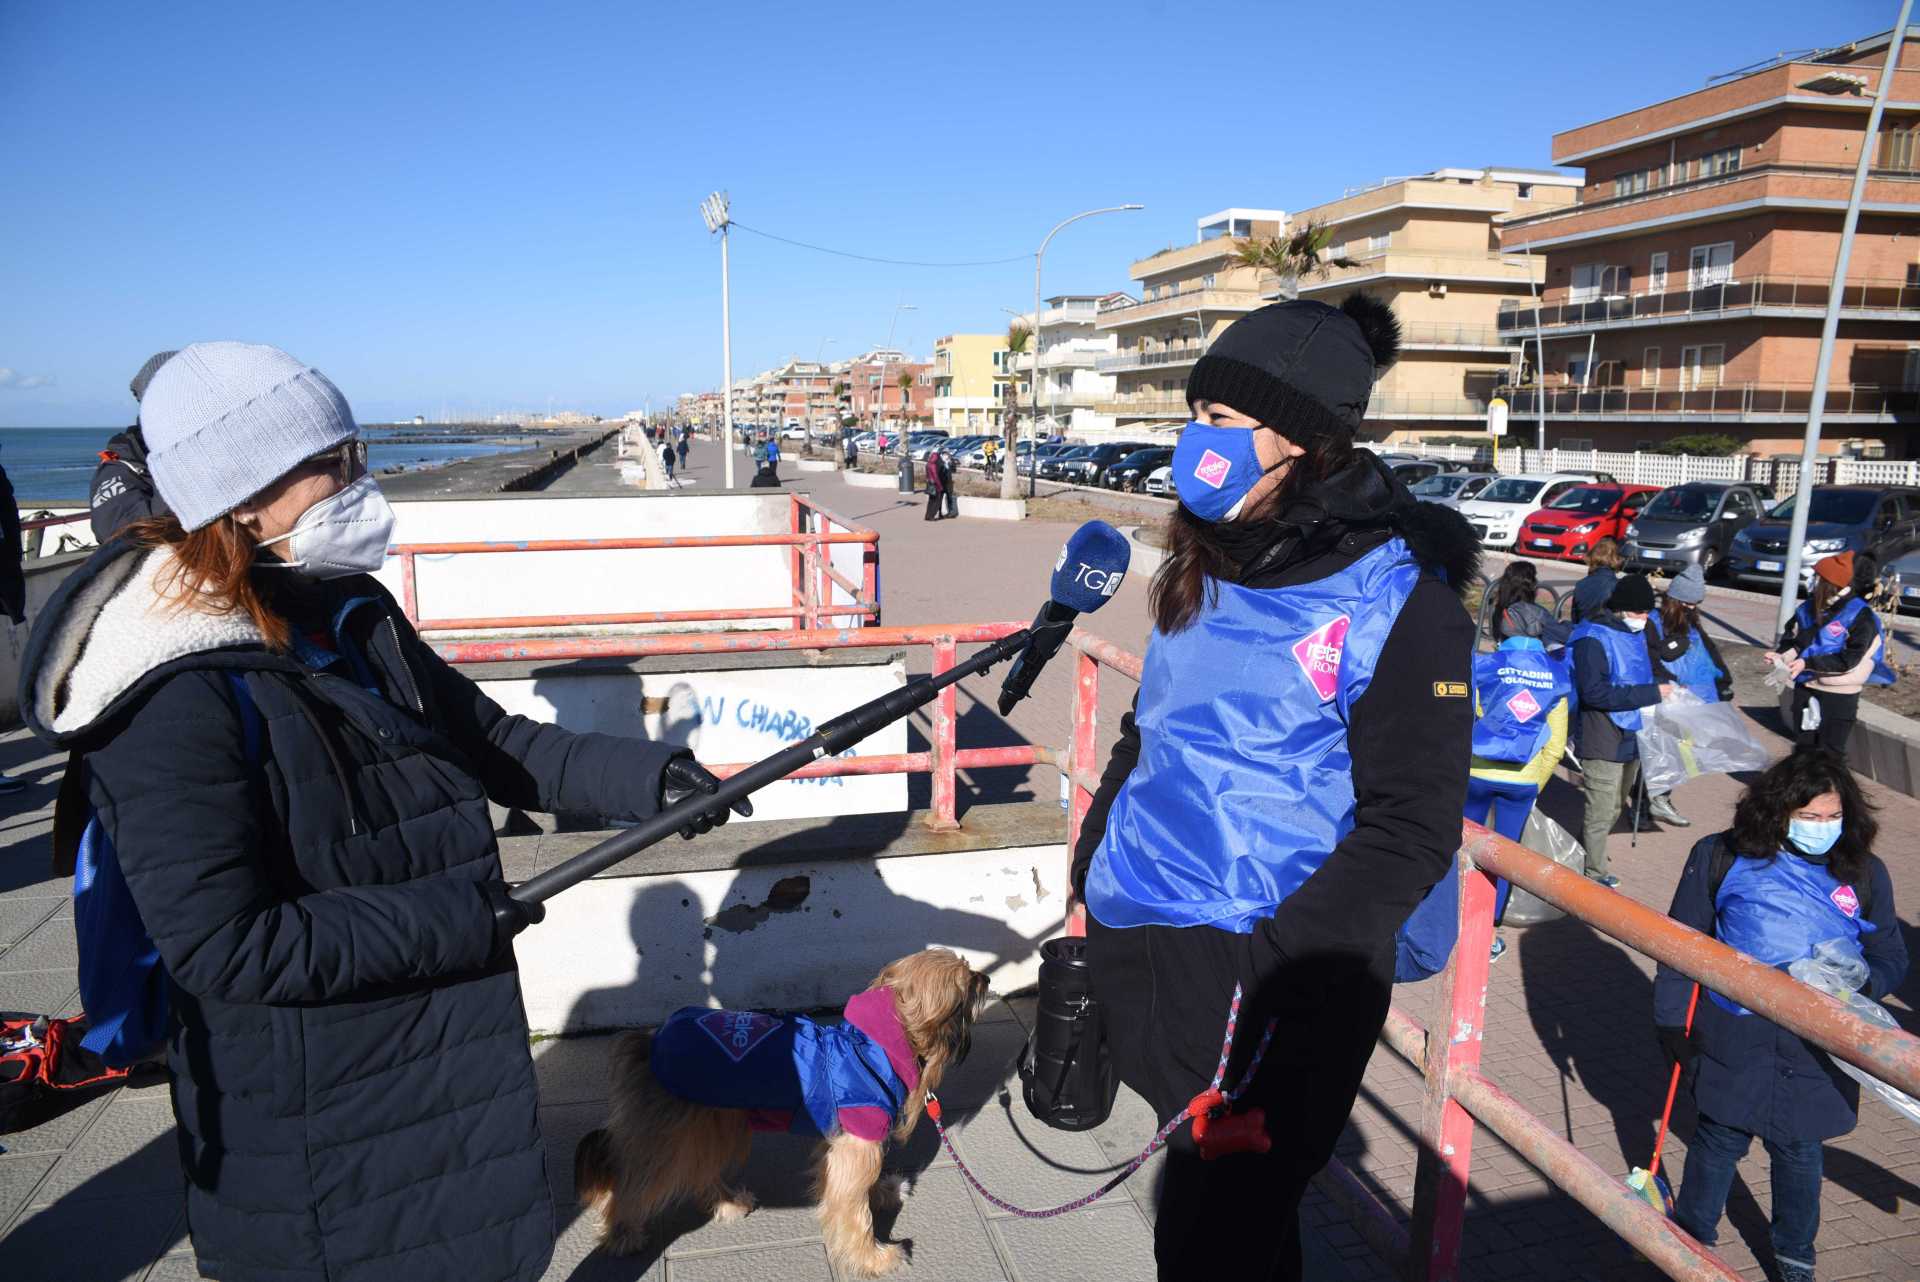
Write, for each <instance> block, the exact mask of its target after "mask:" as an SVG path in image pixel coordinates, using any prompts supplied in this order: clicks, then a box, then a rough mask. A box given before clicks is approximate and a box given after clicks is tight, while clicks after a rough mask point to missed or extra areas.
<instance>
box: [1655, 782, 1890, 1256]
mask: <svg viewBox="0 0 1920 1282" xmlns="http://www.w3.org/2000/svg"><path fill="white" fill-rule="evenodd" d="M1877 829H1878V825H1877V824H1876V823H1875V822H1874V818H1873V808H1872V806H1871V805H1870V804H1869V803H1868V802H1867V800H1866V798H1865V797H1864V796H1863V795H1862V794H1861V791H1860V785H1859V784H1858V783H1856V782H1855V781H1854V777H1853V774H1852V772H1851V771H1849V770H1848V769H1847V763H1846V759H1845V758H1843V757H1841V756H1840V754H1839V753H1837V752H1833V751H1830V750H1828V749H1823V748H1801V749H1798V750H1796V751H1795V752H1794V754H1793V755H1792V756H1790V757H1788V758H1786V759H1785V760H1783V761H1780V762H1777V763H1775V764H1774V765H1773V766H1772V767H1771V768H1770V769H1768V770H1767V771H1766V772H1765V773H1764V774H1762V775H1760V776H1759V777H1758V778H1757V779H1755V780H1754V781H1753V783H1752V784H1751V785H1750V786H1749V787H1748V788H1747V791H1746V793H1745V794H1744V795H1743V796H1742V797H1741V798H1740V802H1739V804H1738V805H1737V806H1736V807H1735V808H1734V812H1733V827H1732V828H1731V829H1729V830H1728V831H1726V832H1722V833H1715V834H1714V835H1713V836H1711V837H1707V838H1704V839H1703V840H1701V841H1700V842H1699V843H1698V844H1696V845H1695V846H1694V848H1693V853H1692V854H1691V855H1689V856H1688V857H1687V866H1686V869H1685V871H1683V872H1682V873H1681V874H1680V885H1679V887H1678V889H1676V890H1675V891H1674V894H1673V906H1672V907H1671V908H1669V909H1668V910H1667V912H1668V915H1669V916H1671V917H1672V918H1673V919H1674V920H1675V921H1677V922H1680V923H1681V924H1683V925H1687V926H1691V927H1693V928H1694V929H1695V930H1699V931H1703V932H1706V933H1708V934H1711V935H1713V936H1714V937H1715V938H1717V939H1719V940H1720V942H1721V943H1723V944H1726V945H1727V946H1728V947H1730V948H1737V949H1739V950H1740V951H1741V952H1743V953H1746V954H1748V955H1750V956H1752V957H1754V958H1757V959H1758V960H1760V961H1762V962H1765V963H1766V964H1767V965H1769V966H1777V967H1780V968H1781V969H1785V968H1786V967H1787V966H1789V965H1791V964H1792V963H1794V962H1796V961H1798V960H1800V959H1801V958H1803V957H1808V956H1811V955H1812V953H1813V950H1814V946H1815V945H1817V944H1820V943H1823V942H1825V941H1828V940H1840V941H1842V942H1844V943H1845V944H1847V945H1849V946H1851V947H1852V948H1856V949H1857V950H1858V951H1859V953H1860V955H1861V958H1862V960H1864V961H1865V963H1866V974H1867V979H1866V984H1865V986H1864V988H1863V989H1862V991H1863V992H1865V993H1866V995H1867V996H1868V997H1873V998H1879V997H1883V996H1885V995H1886V994H1887V993H1889V992H1891V991H1893V990H1894V989H1895V988H1897V987H1899V985H1900V983H1901V982H1902V981H1903V980H1904V979H1905V978H1906V974H1907V949H1906V944H1905V943H1904V942H1903V941H1902V939H1901V935H1900V930H1901V926H1900V920H1899V917H1898V916H1897V915H1896V913H1895V911H1894V903H1893V882H1892V881H1891V880H1890V879H1889V878H1888V876H1887V866H1886V865H1885V864H1883V863H1882V862H1880V859H1879V857H1878V856H1876V855H1875V854H1874V853H1873V842H1874V836H1875V833H1876V831H1877ZM1692 990H1693V981H1692V980H1690V979H1688V978H1687V977H1686V976H1685V975H1682V974H1681V973H1680V972H1678V971H1676V970H1671V969H1669V968H1668V967H1666V966H1661V967H1660V968H1659V969H1658V971H1657V972H1656V974H1655V977H1654V985H1653V1019H1654V1024H1655V1025H1656V1027H1657V1031H1658V1033H1659V1037H1660V1044H1661V1046H1662V1048H1664V1049H1665V1051H1666V1052H1667V1056H1668V1058H1669V1059H1670V1060H1671V1061H1672V1062H1674V1063H1679V1064H1683V1065H1687V1066H1689V1070H1690V1072H1691V1074H1692V1084H1693V1098H1694V1102H1695V1104H1697V1105H1698V1107H1699V1121H1698V1122H1697V1123H1696V1124H1695V1126H1694V1132H1693V1139H1692V1141H1691V1142H1690V1143H1689V1144H1688V1145H1687V1162H1686V1169H1685V1172H1684V1173H1683V1174H1682V1176H1681V1180H1680V1190H1679V1195H1678V1197H1677V1198H1676V1199H1675V1204H1674V1213H1673V1218H1674V1219H1675V1221H1677V1222H1678V1223H1679V1225H1680V1227H1681V1228H1683V1229H1685V1230H1686V1231H1687V1232H1688V1233H1691V1234H1692V1235H1693V1236H1694V1237H1696V1238H1698V1239H1699V1240H1700V1241H1701V1242H1703V1243H1705V1244H1706V1245H1708V1246H1712V1245H1713V1244H1714V1241H1715V1239H1716V1237H1717V1235H1718V1226H1719V1223H1720V1216H1721V1213H1722V1212H1723V1211H1724V1210H1725V1209H1726V1205H1727V1192H1728V1190H1729V1189H1730V1188H1731V1187H1732V1185H1733V1176H1734V1168H1735V1166H1737V1165H1738V1164H1739V1161H1740V1159H1741V1158H1742V1157H1744V1156H1745V1155H1746V1152H1747V1149H1748V1147H1749V1146H1750V1145H1751V1144H1752V1143H1753V1140H1754V1137H1755V1136H1758V1137H1759V1139H1760V1142H1761V1143H1762V1144H1764V1145H1766V1148H1767V1156H1768V1158H1769V1159H1770V1161H1771V1165H1772V1179H1773V1199H1772V1200H1773V1234H1772V1236H1773V1251H1774V1261H1775V1264H1776V1266H1777V1268H1778V1275H1779V1277H1780V1278H1781V1279H1782V1282H1813V1276H1814V1272H1813V1265H1814V1249H1813V1241H1814V1237H1815V1235H1816V1233H1817V1232H1818V1230H1819V1228H1820V1179H1821V1152H1820V1145H1821V1141H1823V1140H1829V1139H1832V1138H1834V1137H1835V1136H1838V1135H1845V1134H1846V1133H1847V1132H1849V1131H1851V1130H1852V1129H1853V1128H1854V1126H1855V1124H1856V1123H1857V1122H1858V1121H1859V1113H1860V1086H1859V1083H1857V1082H1855V1081H1854V1080H1853V1078H1851V1077H1848V1076H1846V1075H1845V1074H1844V1073H1841V1072H1840V1071H1839V1070H1838V1069H1836V1068H1835V1067H1834V1065H1833V1062H1832V1061H1831V1060H1829V1059H1828V1058H1827V1056H1826V1055H1825V1053H1823V1052H1822V1051H1820V1050H1819V1049H1817V1048H1816V1047H1814V1046H1813V1045H1812V1044H1811V1043H1810V1042H1807V1041H1805V1040H1803V1039H1802V1038H1800V1037H1798V1036H1796V1035H1795V1034H1793V1033H1790V1032H1788V1031H1787V1030H1786V1029H1784V1028H1782V1027H1780V1026H1779V1025H1778V1024H1775V1023H1774V1022H1773V1021H1771V1020H1769V1019H1766V1018H1764V1017H1762V1016H1760V1015H1757V1014H1755V1013H1754V1012H1752V1011H1750V1010H1748V1009H1747V1008H1745V1007H1744V1006H1741V1005H1739V1004H1738V1003H1737V1002H1734V1001H1731V1000H1729V999H1728V998H1725V997H1722V996H1720V995H1719V994H1718V993H1713V992H1706V993H1702V994H1701V999H1700V1002H1699V1005H1698V1006H1697V1008H1696V1009H1695V1011H1694V1016H1693V1028H1692V1031H1691V1032H1689V1031H1688V1030H1687V1005H1688V1000H1689V998H1690V996H1691V994H1692Z"/></svg>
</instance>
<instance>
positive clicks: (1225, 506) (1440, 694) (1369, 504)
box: [1074, 296, 1479, 1279]
mask: <svg viewBox="0 0 1920 1282" xmlns="http://www.w3.org/2000/svg"><path fill="white" fill-rule="evenodd" d="M1398 348H1399V327H1398V325H1397V324H1396V323H1395V321H1394V318H1393V315H1392V313H1391V312H1390V311H1389V310H1388V309H1387V308H1386V307H1385V306H1384V305H1383V304H1381V303H1379V302H1377V301H1375V300H1373V299H1371V298H1368V297H1365V296H1357V297H1354V298H1350V299H1348V300H1347V302H1346V303H1345V305H1344V306H1342V307H1340V308H1333V307H1328V306H1326V305H1324V304H1321V303H1313V302H1286V303H1277V304H1274V305H1273V306H1270V307H1264V308H1262V309H1261V310H1259V311H1257V312H1254V313H1252V314H1251V315H1249V316H1246V317H1244V318H1242V319H1241V320H1239V321H1238V322H1236V323H1235V324H1234V325H1233V326H1231V327H1230V328H1229V329H1227V330H1226V331H1225V332H1224V333H1223V334H1221V335H1220V337H1219V338H1218V339H1216V340H1215V341H1214V343H1213V345H1212V347H1211V348H1210V349H1209V351H1208V353H1207V355H1206V356H1204V357H1203V358H1202V359H1201V360H1200V362H1199V363H1198V364H1197V365H1196V366H1195V368H1194V372H1193V376H1192V378H1191V379H1190V380H1189V381H1188V384H1187V398H1188V400H1189V401H1190V402H1191V405H1192V409H1193V414H1194V421H1193V422H1191V423H1189V424H1188V425H1187V427H1186V429H1185V430H1184V431H1183V433H1182V434H1181V438H1180V443H1179V446H1178V448H1177V450H1176V451H1175V454H1174V459H1173V464H1172V467H1173V480H1174V484H1175V486H1176V488H1177V489H1178V492H1179V495H1180V500H1181V505H1180V508H1179V510H1178V511H1177V512H1176V514H1175V516H1174V520H1173V523H1172V526H1171V529H1170V537H1169V544H1168V556H1167V559H1166V561H1165V563H1164V564H1163V565H1162V566H1161V568H1160V570H1159V572H1158V574H1157V575H1156V576H1155V579H1154V583H1153V594H1152V605H1153V612H1154V622H1155V628H1154V633H1153V637H1152V639H1151V641H1150V642H1149V644H1148V648H1147V658H1146V667H1145V671H1144V673H1143V675H1142V677H1141V683H1140V697H1139V701H1138V703H1137V704H1136V707H1135V711H1134V713H1133V714H1132V715H1130V716H1128V717H1127V718H1126V719H1125V720H1124V721H1123V723H1122V728H1121V739H1120V742H1119V744H1118V745H1117V746H1116V747H1115V749H1114V754H1113V758H1112V760H1111V761H1110V762H1109V764H1108V766H1107V769H1106V774H1105V776H1104V778H1103V780H1102V783H1101V787H1100V789H1099V792H1098V793H1097V794H1096V796H1095V798H1094V802H1093V805H1092V808H1091V811H1090V813H1089V814H1088V816H1087V822H1086V824H1085V826H1084V827H1083V828H1082V829H1081V835H1080V842H1079V845H1078V846H1077V848H1076V850H1075V852H1074V856H1075V858H1074V886H1075V891H1076V893H1077V894H1078V895H1079V896H1080V897H1081V899H1082V900H1084V902H1085V904H1086V907H1087V910H1088V922H1087V930H1088V936H1089V941H1088V942H1089V958H1090V962H1091V966H1092V973H1093V983H1094V987H1095V990H1096V993H1097V995H1098V997H1099V999H1100V1001H1101V1002H1102V1003H1103V1004H1104V1006H1105V1009H1106V1012H1107V1015H1108V1019H1107V1029H1108V1033H1107V1036H1108V1040H1109V1043H1110V1046H1111V1050H1112V1054H1113V1059H1114V1064H1115V1066H1116V1068H1117V1069H1118V1071H1119V1074H1120V1076H1121V1078H1122V1079H1123V1080H1125V1081H1126V1082H1127V1083H1128V1084H1129V1085H1130V1086H1132V1087H1133V1088H1134V1089H1135V1090H1137V1091H1139V1092H1140V1093H1141V1094H1142V1095H1143V1096H1145V1097H1146V1099H1147V1100H1148V1101H1149V1102H1150V1103H1151V1104H1152V1105H1153V1107H1154V1110H1155V1112H1156V1113H1157V1114H1158V1115H1159V1117H1160V1119H1161V1120H1162V1122H1164V1121H1166V1120H1167V1119H1169V1118H1171V1117H1173V1116H1174V1115H1176V1114H1177V1113H1178V1112H1179V1111H1180V1110H1181V1109H1182V1108H1183V1107H1184V1106H1185V1105H1186V1104H1187V1102H1188V1100H1190V1099H1191V1098H1192V1097H1193V1096H1194V1095H1195V1094H1196V1093H1198V1092H1199V1091H1201V1090H1203V1089H1204V1088H1205V1087H1206V1086H1207V1083H1208V1081H1209V1080H1210V1079H1211V1078H1212V1076H1213V1072H1214V1068H1215V1066H1216V1064H1217V1062H1218V1059H1219V1053H1220V1044H1221V1034H1222V1030H1223V1027H1224V1022H1225V1019H1226V1013H1227V1008H1228V1005H1229V1002H1230V1001H1231V999H1232V995H1233V992H1234V988H1235V985H1236V984H1238V985H1241V986H1243V987H1244V989H1245V991H1246V994H1247V1005H1246V1007H1245V1008H1244V1009H1243V1011H1242V1014H1241V1020H1240V1028H1241V1030H1242V1035H1241V1036H1239V1037H1238V1038H1237V1039H1236V1041H1235V1044H1234V1050H1233V1057H1232V1063H1231V1064H1230V1065H1229V1067H1228V1070H1227V1073H1226V1078H1225V1080H1226V1081H1227V1082H1228V1083H1232V1082H1234V1081H1235V1080H1237V1078H1238V1077H1239V1076H1240V1075H1241V1074H1242V1073H1243V1072H1244V1071H1245V1067H1246V1065H1247V1063H1248V1061H1249V1059H1250V1057H1251V1055H1252V1052H1253V1049H1254V1046H1255V1044H1256V1043H1257V1042H1258V1041H1259V1030H1260V1029H1261V1028H1262V1027H1263V1026H1264V1025H1265V1023H1266V1022H1267V1021H1268V1020H1269V1019H1272V1020H1275V1021H1277V1027H1276V1029H1275V1033H1274V1037H1273V1041H1272V1045H1271V1048H1270V1049H1269V1050H1268V1051H1267V1053H1266V1057H1265V1059H1264V1060H1263V1062H1262V1064H1261V1066H1260V1069H1259V1071H1258V1073H1257V1075H1256V1076H1255V1078H1254V1081H1253V1082H1252V1084H1251V1086H1250V1087H1249V1088H1248V1090H1247V1092H1246V1094H1245V1095H1244V1096H1243V1097H1242V1099H1241V1108H1242V1109H1243V1110H1250V1109H1252V1108H1255V1107H1258V1108H1262V1109H1264V1111H1265V1129H1266V1132H1267V1134H1268V1136H1269V1137H1270V1139H1271V1149H1270V1151H1269V1152H1266V1153H1263V1154H1258V1153H1251V1152H1247V1153H1237V1154H1233V1155H1230V1156H1226V1157H1220V1158H1217V1159H1215V1160H1211V1161H1209V1160H1203V1159H1202V1158H1201V1157H1200V1156H1199V1153H1198V1151H1197V1150H1196V1148H1195V1147H1194V1144H1193V1141H1192V1139H1191V1136H1190V1135H1189V1133H1188V1128H1185V1127H1183V1128H1181V1130H1180V1132H1179V1134H1178V1136H1177V1138H1176V1139H1175V1140H1174V1141H1173V1143H1172V1144H1171V1145H1170V1151H1169V1154H1168V1160H1167V1168H1166V1176H1165V1179H1164V1181H1163V1183H1162V1185H1161V1194H1160V1207H1159V1213H1158V1217H1157V1220H1156V1226H1155V1235H1154V1240H1155V1255H1156V1257H1157V1259H1158V1261H1159V1269H1160V1276H1161V1277H1163V1278H1174V1277H1179V1278H1195V1277H1209V1278H1212V1277H1219V1278H1236V1279H1241V1278H1246V1279H1255V1278H1278V1279H1295V1278H1298V1277H1299V1276H1300V1268H1301V1261H1300V1242H1299V1224H1298V1216H1297V1214H1296V1208H1297V1206H1298V1204H1299V1200H1300V1196H1301V1194H1302V1193H1303V1192H1304V1191H1305V1189H1306V1185H1307V1181H1308V1180H1309V1179H1311V1178H1312V1176H1313V1174H1314V1173H1315V1172H1316V1171H1318V1170H1319V1169H1320V1167H1322V1166H1323V1165H1325V1163H1326V1161H1327V1159H1328V1157H1330V1156H1331V1155H1332V1153H1333V1145H1334V1141H1335V1140H1336V1139H1337V1138H1338V1137H1339V1135H1340V1132H1341V1129H1342V1128H1343V1127H1344V1126H1345V1124H1346V1119H1347V1114H1348V1112H1349V1111H1350V1110H1351V1109H1352V1106H1353V1099H1354V1095H1355V1092H1356V1091H1357V1090H1358V1089H1359V1083H1360V1078H1361V1075H1362V1073H1363V1072H1364V1071H1365V1070H1366V1065H1367V1060H1368V1058H1369V1056H1370V1055H1371V1054H1372V1052H1373V1045H1374V1041H1375V1038H1376V1037H1377V1036H1378V1034H1379V1031H1380V1027H1381V1025H1382V1023H1383V1022H1384V1021H1385V1018H1386V1012H1387V1004H1388V998H1389V994H1390V989H1391V984H1392V978H1393V964H1394V936H1395V932H1396V931H1398V930H1399V929H1400V927H1401V925H1402V923H1404V922H1405V921H1406V919H1407V917H1408V915H1409V914H1410V913H1411V912H1412V910H1413V908H1414V906H1415V905H1417V904H1418V903H1419V902H1420V901H1421V899H1422V898H1423V897H1424V896H1425V895H1426V893H1427V891H1428V890H1429V889H1430V888H1431V887H1432V886H1433V885H1434V883H1435V882H1437V881H1438V880H1439V879H1440V878H1441V877H1442V876H1444V875H1447V874H1448V873H1449V871H1450V869H1451V868H1452V864H1453V857H1454V852H1455V850H1456V849H1457V848H1458V846H1459V844H1460V816H1461V808H1462V804H1463V801H1464V798H1465V793H1466V783H1467V769H1468V760H1469V755H1470V745H1471V739H1472V730H1473V701H1472V697H1471V680H1472V661H1471V656H1472V649H1473V624H1472V621H1471V620H1470V619H1469V618H1468V616H1467V613H1466V611H1465V610H1464V609H1462V608H1461V605H1460V602H1459V600H1458V599H1457V597H1456V593H1457V592H1458V591H1459V590H1461V589H1463V588H1464V587H1465V586H1466V584H1467V583H1468V581H1469V580H1470V579H1471V577H1472V575H1473V573H1474V571H1475V569H1476V567H1477V565H1478V562H1479V548H1478V545H1477V544H1476V542H1475V540H1474V537H1473V535H1472V533H1471V531H1470V530H1469V528H1468V527H1467V525H1466V522H1465V521H1464V520H1463V519H1462V518H1461V517H1460V516H1459V514H1458V513H1455V512H1452V511H1448V510H1446V509H1443V508H1439V507H1436V506H1434V505H1432V504H1425V503H1418V502H1415V501H1414V499H1413V498H1412V496H1411V495H1409V494H1408V493H1407V491H1406V489H1405V487H1403V486H1402V485H1401V484H1400V483H1399V482H1397V481H1395V480H1394V479H1393V476H1392V474H1391V473H1390V472H1388V471H1387V469H1386V468H1385V467H1384V466H1382V465H1381V464H1380V463H1379V462H1378V460H1377V459H1376V458H1375V457H1374V456H1373V455H1372V454H1371V453H1368V452H1366V451H1361V450H1356V449H1355V448H1354V447H1353V437H1354V432H1355V430H1356V429H1357V428H1358V427H1359V425H1360V422H1361V419H1362V418H1363V417H1364V415H1365V411H1366V405H1367V399H1368V397H1369V395H1370V394H1371V392H1372V388H1373V383H1374V380H1375V378H1376V377H1377V375H1378V373H1379V371H1380V370H1381V369H1384V368H1385V367H1386V366H1388V365H1390V364H1392V362H1393V360H1394V358H1395V356H1396V355H1397V353H1398ZM1450 924H1451V923H1449V925H1450ZM1276 1214H1277V1215H1278V1216H1279V1217H1280V1218H1279V1220H1278V1223H1279V1224H1280V1231H1278V1232H1275V1231H1274V1230H1273V1228H1272V1227H1270V1226H1272V1225H1274V1224H1275V1223H1276V1219H1275V1216H1276Z"/></svg>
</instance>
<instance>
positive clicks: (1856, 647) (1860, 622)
mask: <svg viewBox="0 0 1920 1282" xmlns="http://www.w3.org/2000/svg"><path fill="white" fill-rule="evenodd" d="M1809 639H1810V638H1809ZM1879 639H1880V621H1879V620H1878V619H1876V618H1874V617H1873V611H1872V610H1862V611H1860V613H1859V614H1857V615H1855V616H1854V620H1853V626H1852V627H1851V628H1848V629H1847V643H1846V644H1845V645H1843V646H1841V647H1840V649H1839V650H1838V651H1836V652H1835V653H1833V654H1821V655H1815V656H1814V657H1813V658H1811V659H1808V660H1807V661H1806V662H1807V671H1808V672H1824V673H1828V674H1832V673H1838V672H1851V671H1853V670H1854V669H1855V668H1857V667H1859V666H1860V660H1862V659H1864V658H1866V657H1867V651H1868V650H1870V649H1872V648H1873V643H1874V642H1875V641H1877V640H1879Z"/></svg>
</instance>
